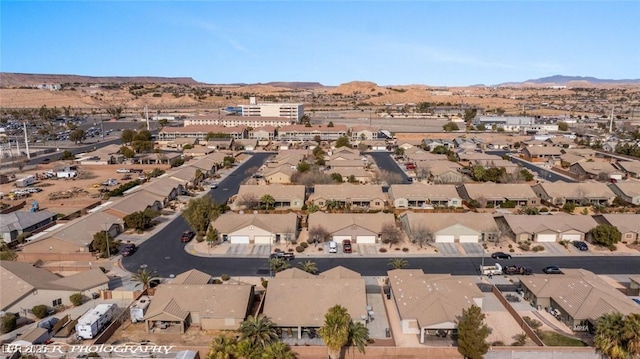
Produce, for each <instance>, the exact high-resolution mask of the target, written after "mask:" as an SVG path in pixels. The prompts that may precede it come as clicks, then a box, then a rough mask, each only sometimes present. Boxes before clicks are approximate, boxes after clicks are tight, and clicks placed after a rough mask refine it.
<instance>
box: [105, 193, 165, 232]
mask: <svg viewBox="0 0 640 359" xmlns="http://www.w3.org/2000/svg"><path fill="white" fill-rule="evenodd" d="M111 198H114V197H111ZM163 207H164V197H162V196H159V195H156V194H153V193H151V192H147V191H135V192H133V193H130V194H128V195H126V196H124V198H122V199H119V200H117V201H115V203H113V204H111V205H109V206H108V207H106V208H105V209H104V210H103V211H104V212H106V213H109V214H111V215H114V216H116V217H118V218H124V217H126V216H127V215H129V214H131V213H134V212H144V211H146V210H147V209H149V210H152V211H160V210H161V209H162V208H163ZM96 232H97V231H96Z"/></svg>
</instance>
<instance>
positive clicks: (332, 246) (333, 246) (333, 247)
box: [329, 241, 338, 253]
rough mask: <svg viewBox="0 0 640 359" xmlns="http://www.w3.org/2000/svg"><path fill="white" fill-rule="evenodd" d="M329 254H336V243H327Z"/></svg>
mask: <svg viewBox="0 0 640 359" xmlns="http://www.w3.org/2000/svg"><path fill="white" fill-rule="evenodd" d="M329 253H338V243H336V242H334V241H331V242H329Z"/></svg>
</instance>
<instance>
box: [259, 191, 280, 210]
mask: <svg viewBox="0 0 640 359" xmlns="http://www.w3.org/2000/svg"><path fill="white" fill-rule="evenodd" d="M260 203H263V204H264V205H265V207H266V208H267V209H269V207H273V205H274V204H275V203H276V200H275V199H274V198H273V196H272V195H270V194H265V195H264V196H262V197H260Z"/></svg>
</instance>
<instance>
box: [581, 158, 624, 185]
mask: <svg viewBox="0 0 640 359" xmlns="http://www.w3.org/2000/svg"><path fill="white" fill-rule="evenodd" d="M569 171H571V172H572V173H574V174H575V175H577V176H578V177H579V178H589V179H597V180H601V181H608V180H609V179H616V180H620V179H622V172H620V171H618V170H617V169H616V168H615V167H613V165H612V164H611V163H609V162H604V161H584V162H577V163H574V164H572V165H571V166H569Z"/></svg>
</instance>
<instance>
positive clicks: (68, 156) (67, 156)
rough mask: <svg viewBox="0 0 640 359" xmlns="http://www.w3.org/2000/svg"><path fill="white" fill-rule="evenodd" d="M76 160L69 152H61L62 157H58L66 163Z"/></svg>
mask: <svg viewBox="0 0 640 359" xmlns="http://www.w3.org/2000/svg"><path fill="white" fill-rule="evenodd" d="M75 158H76V156H75V155H74V154H73V153H71V151H67V150H65V151H63V152H62V155H60V159H61V160H63V161H68V160H74V159H75Z"/></svg>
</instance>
